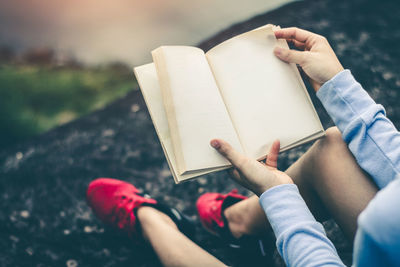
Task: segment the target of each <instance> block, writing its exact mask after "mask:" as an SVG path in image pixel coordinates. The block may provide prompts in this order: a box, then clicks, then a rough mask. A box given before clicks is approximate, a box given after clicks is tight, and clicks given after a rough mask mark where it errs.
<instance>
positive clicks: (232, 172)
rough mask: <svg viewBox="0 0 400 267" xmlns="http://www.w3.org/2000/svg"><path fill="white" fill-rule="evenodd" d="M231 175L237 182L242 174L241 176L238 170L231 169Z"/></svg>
mask: <svg viewBox="0 0 400 267" xmlns="http://www.w3.org/2000/svg"><path fill="white" fill-rule="evenodd" d="M229 174H230V175H231V176H232V177H233V178H234V179H235V180H238V179H240V174H239V172H238V170H236V169H230V170H229Z"/></svg>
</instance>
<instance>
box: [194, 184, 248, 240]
mask: <svg viewBox="0 0 400 267" xmlns="http://www.w3.org/2000/svg"><path fill="white" fill-rule="evenodd" d="M246 198H247V197H245V196H242V195H239V194H237V189H234V190H232V191H231V192H229V193H228V194H225V195H223V194H219V193H205V194H203V195H202V196H200V197H199V199H198V200H197V202H196V206H197V212H198V213H199V216H200V221H201V223H202V225H203V226H204V228H205V229H206V230H207V231H208V232H210V233H212V234H214V235H218V236H225V235H226V234H227V231H228V232H229V233H230V231H229V228H228V226H227V222H226V219H225V216H224V214H223V212H224V210H225V209H226V208H227V207H229V206H231V205H233V204H235V203H237V202H239V201H242V200H243V199H246Z"/></svg>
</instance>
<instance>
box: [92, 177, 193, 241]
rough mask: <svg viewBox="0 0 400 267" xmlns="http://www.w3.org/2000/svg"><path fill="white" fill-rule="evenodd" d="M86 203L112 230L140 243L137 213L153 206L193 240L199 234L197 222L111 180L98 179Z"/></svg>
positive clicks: (123, 184)
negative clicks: (196, 229) (192, 237)
mask: <svg viewBox="0 0 400 267" xmlns="http://www.w3.org/2000/svg"><path fill="white" fill-rule="evenodd" d="M86 200H87V202H88V204H89V206H90V207H91V208H92V209H93V212H94V213H95V214H96V216H97V217H98V218H99V219H100V220H102V221H103V222H104V223H105V224H107V225H108V226H111V227H113V228H116V229H117V230H119V231H120V232H122V233H127V234H128V236H129V237H131V238H133V239H134V240H136V241H141V240H142V237H141V228H140V222H139V221H138V220H137V219H136V211H137V209H138V208H139V207H141V206H151V207H153V208H155V209H157V210H159V211H161V212H163V213H165V214H166V215H168V216H169V217H170V218H171V219H172V220H173V221H174V223H175V224H176V225H177V227H178V228H179V230H180V231H181V232H182V233H184V234H185V235H186V236H188V237H191V236H193V235H194V232H195V225H194V223H193V220H192V219H191V218H189V217H188V216H186V215H184V214H182V213H180V212H179V211H178V210H176V209H174V208H170V207H168V206H166V205H164V204H162V203H159V202H158V201H156V200H155V199H151V198H150V197H148V196H147V197H145V196H143V195H141V194H140V193H139V190H138V189H137V188H136V187H134V186H133V185H132V184H130V183H127V182H124V181H121V180H117V179H111V178H98V179H96V180H94V181H92V182H91V183H90V184H89V187H88V189H87V191H86Z"/></svg>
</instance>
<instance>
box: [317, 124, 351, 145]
mask: <svg viewBox="0 0 400 267" xmlns="http://www.w3.org/2000/svg"><path fill="white" fill-rule="evenodd" d="M325 133H326V135H325V138H323V139H322V140H321V141H322V142H323V143H324V145H325V146H329V147H330V146H333V147H335V148H336V147H338V146H343V145H345V146H346V143H345V142H344V141H343V138H342V133H341V132H340V131H339V129H338V128H337V127H330V128H328V129H327V130H326V131H325Z"/></svg>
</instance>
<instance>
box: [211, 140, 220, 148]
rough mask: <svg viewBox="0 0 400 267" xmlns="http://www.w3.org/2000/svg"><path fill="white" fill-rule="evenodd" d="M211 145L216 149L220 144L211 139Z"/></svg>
mask: <svg viewBox="0 0 400 267" xmlns="http://www.w3.org/2000/svg"><path fill="white" fill-rule="evenodd" d="M211 146H212V147H213V148H215V149H218V148H220V147H221V144H220V143H219V142H218V141H217V140H212V141H211Z"/></svg>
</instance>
